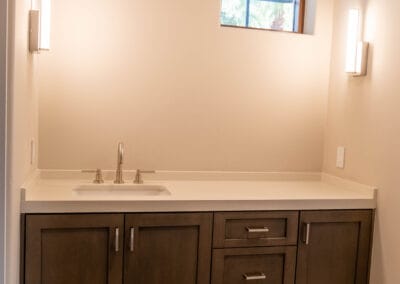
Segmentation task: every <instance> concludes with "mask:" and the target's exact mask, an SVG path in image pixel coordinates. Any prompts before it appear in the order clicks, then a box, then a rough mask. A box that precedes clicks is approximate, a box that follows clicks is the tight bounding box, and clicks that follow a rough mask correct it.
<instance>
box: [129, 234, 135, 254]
mask: <svg viewBox="0 0 400 284" xmlns="http://www.w3.org/2000/svg"><path fill="white" fill-rule="evenodd" d="M129 250H130V251H131V252H133V251H134V250H135V228H131V235H130V238H129Z"/></svg>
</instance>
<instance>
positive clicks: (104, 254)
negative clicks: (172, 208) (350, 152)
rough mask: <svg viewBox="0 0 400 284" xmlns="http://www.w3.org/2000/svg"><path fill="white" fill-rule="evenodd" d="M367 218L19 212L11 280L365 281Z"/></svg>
mask: <svg viewBox="0 0 400 284" xmlns="http://www.w3.org/2000/svg"><path fill="white" fill-rule="evenodd" d="M372 219H373V210H341V211H340V210H339V211H326V210H322V211H300V212H299V211H273V212H216V213H137V214H122V213H121V214H28V215H23V218H22V229H23V230H22V232H23V233H22V238H21V251H22V254H21V257H22V258H21V259H22V261H21V271H22V273H21V283H25V284H67V283H68V284H70V283H74V284H93V283H95V284H124V283H126V284H131V283H135V284H209V283H212V284H236V283H242V284H243V283H254V284H257V283H260V284H262V283H265V284H266V283H269V284H294V283H296V284H321V283H323V284H367V283H368V273H369V260H370V247H371V232H372V221H373V220H372ZM213 236H214V237H213ZM296 257H297V258H296ZM211 258H212V259H211ZM211 260H212V261H211Z"/></svg>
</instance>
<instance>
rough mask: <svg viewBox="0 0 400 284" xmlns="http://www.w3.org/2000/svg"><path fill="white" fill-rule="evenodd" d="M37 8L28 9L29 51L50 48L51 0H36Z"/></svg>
mask: <svg viewBox="0 0 400 284" xmlns="http://www.w3.org/2000/svg"><path fill="white" fill-rule="evenodd" d="M38 6H39V7H38V8H37V9H34V10H30V11H29V26H30V27H29V29H30V30H29V51H30V52H40V51H41V50H50V21H51V20H50V19H51V0H38Z"/></svg>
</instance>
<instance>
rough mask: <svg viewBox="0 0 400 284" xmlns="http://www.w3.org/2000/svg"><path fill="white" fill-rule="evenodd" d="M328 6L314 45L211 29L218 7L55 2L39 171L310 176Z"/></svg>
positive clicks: (324, 76) (324, 75) (317, 147)
mask: <svg viewBox="0 0 400 284" xmlns="http://www.w3.org/2000/svg"><path fill="white" fill-rule="evenodd" d="M332 6H333V1H332V0H319V1H318V7H317V19H316V27H315V36H305V35H296V34H288V33H278V32H266V31H254V30H245V29H235V28H221V27H220V26H219V9H220V1H216V0H204V1H184V0H171V1H164V0H155V1H131V0H117V1H107V0H85V1H69V0H57V1H53V23H52V24H53V26H52V50H51V52H49V53H47V52H46V53H43V54H42V55H40V57H39V60H40V63H39V65H40V66H39V70H38V76H39V77H40V86H39V90H40V91H39V92H40V103H39V105H40V112H39V113H40V123H39V125H40V130H39V132H40V153H39V156H40V161H39V167H40V168H52V169H57V168H65V169H81V168H94V167H101V168H109V169H111V168H113V167H114V166H115V162H116V161H115V160H116V153H115V152H116V145H117V142H118V141H119V140H121V141H124V142H125V144H126V153H127V156H126V165H125V167H127V168H138V167H140V168H155V169H170V170H172V169H183V170H190V169H192V170H249V171H252V170H253V171H254V170H282V171H283V170H285V171H290V170H293V171H318V170H320V169H321V166H322V154H323V128H324V124H325V120H324V118H325V113H326V107H325V105H326V98H327V93H328V78H329V60H330V47H331V25H332V23H331V19H332Z"/></svg>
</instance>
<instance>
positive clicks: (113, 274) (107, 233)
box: [25, 214, 124, 284]
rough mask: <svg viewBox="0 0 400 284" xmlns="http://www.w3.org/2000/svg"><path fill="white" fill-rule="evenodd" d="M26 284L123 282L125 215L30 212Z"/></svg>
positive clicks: (26, 243) (119, 283) (26, 249)
mask: <svg viewBox="0 0 400 284" xmlns="http://www.w3.org/2000/svg"><path fill="white" fill-rule="evenodd" d="M25 221H26V228H25V229H26V237H25V247H26V248H25V283H26V284H71V283H74V284H93V283H96V284H103V283H104V284H121V283H122V261H123V250H122V241H123V228H124V215H123V214H104V215H103V214H88V215H81V214H79V215H27V216H26V220H25Z"/></svg>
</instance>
